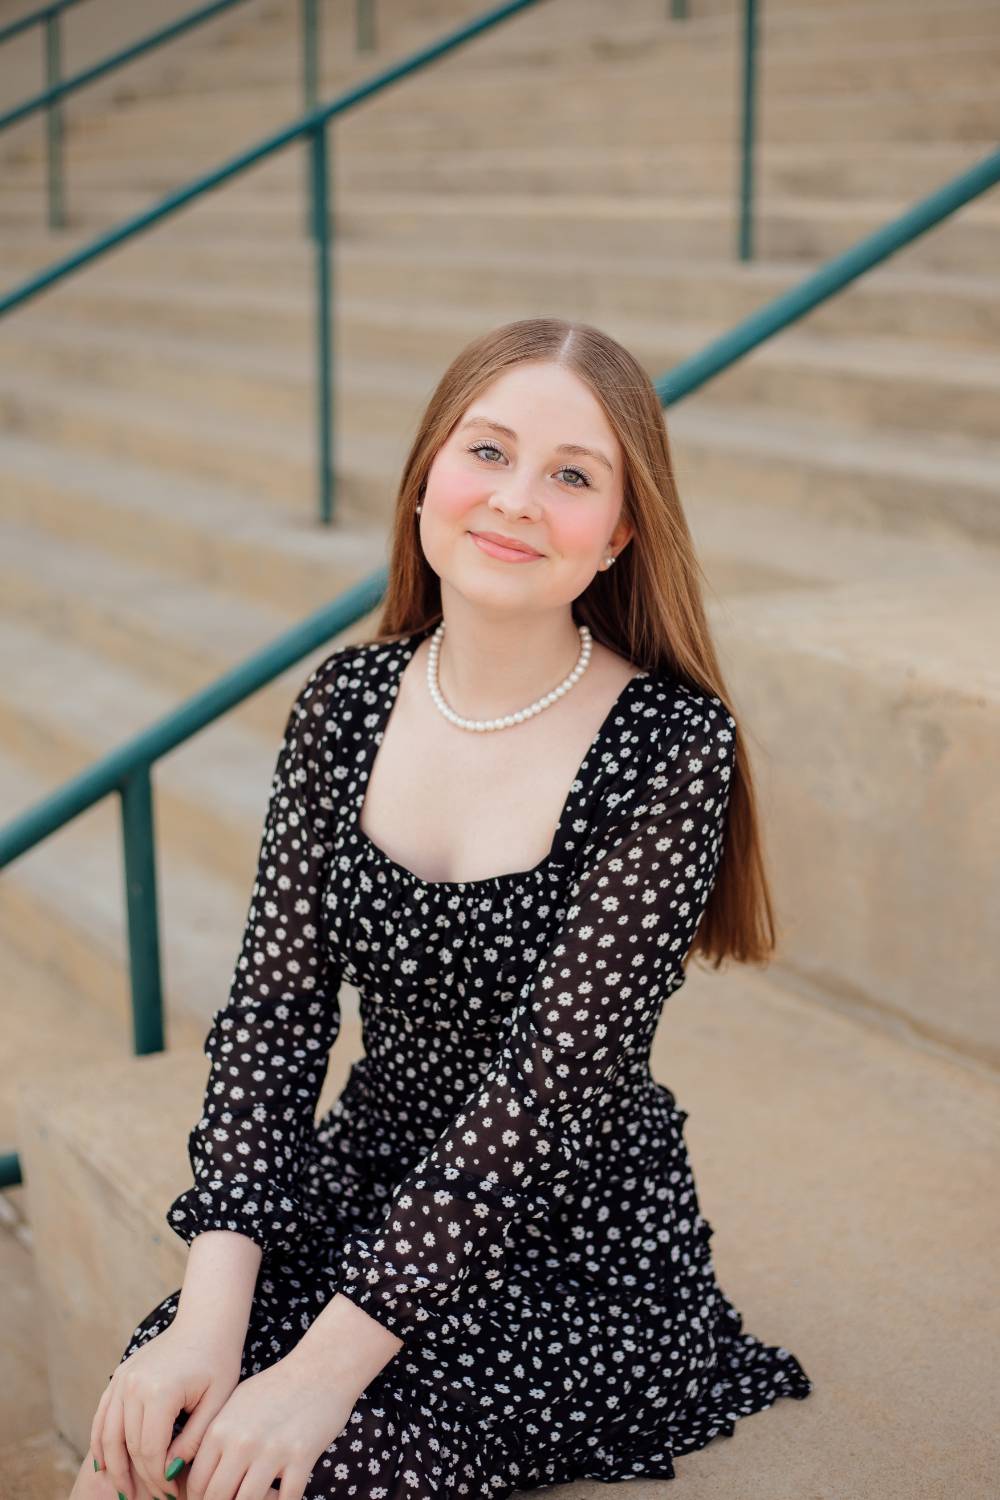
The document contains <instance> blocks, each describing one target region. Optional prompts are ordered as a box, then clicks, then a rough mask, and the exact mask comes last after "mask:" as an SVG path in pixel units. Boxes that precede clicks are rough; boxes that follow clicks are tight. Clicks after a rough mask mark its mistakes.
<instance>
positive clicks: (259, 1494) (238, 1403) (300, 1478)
mask: <svg viewBox="0 0 1000 1500" xmlns="http://www.w3.org/2000/svg"><path fill="white" fill-rule="evenodd" d="M359 1395H360V1391H359V1390H358V1388H357V1385H356V1384H353V1383H351V1382H349V1381H348V1380H347V1379H346V1378H345V1377H344V1376H343V1375H338V1374H336V1373H335V1372H333V1371H332V1370H331V1369H330V1367H329V1364H328V1363H324V1361H322V1360H321V1359H319V1358H316V1357H315V1355H314V1354H313V1353H312V1352H311V1351H310V1350H309V1349H307V1348H306V1347H304V1346H303V1345H302V1344H301V1343H300V1344H299V1345H298V1347H297V1348H296V1349H294V1350H293V1351H292V1352H291V1354H289V1355H286V1357H285V1358H284V1359H280V1360H278V1361H277V1362H276V1363H275V1364H273V1365H270V1366H269V1367H268V1368H267V1369H266V1370H262V1371H261V1373H260V1374H259V1375H252V1376H250V1377H249V1378H248V1379H246V1380H244V1381H243V1382H242V1383H241V1384H240V1385H238V1386H237V1387H236V1389H235V1390H234V1391H233V1393H232V1395H231V1396H230V1397H229V1400H228V1401H227V1402H226V1404H225V1406H224V1407H223V1409H222V1411H221V1412H220V1413H219V1414H218V1416H217V1417H216V1418H215V1420H214V1421H213V1422H212V1423H211V1425H210V1426H209V1428H208V1430H207V1432H206V1433H205V1434H204V1436H203V1438H202V1440H201V1443H200V1446H199V1448H198V1454H197V1457H196V1458H195V1461H194V1463H193V1465H192V1466H191V1469H190V1471H189V1472H188V1475H187V1490H186V1500H272V1491H271V1481H272V1480H273V1479H277V1478H280V1480H281V1488H280V1490H279V1491H278V1492H277V1500H302V1497H303V1494H304V1492H305V1487H306V1484H307V1483H308V1481H309V1475H310V1473H311V1471H312V1468H313V1465H314V1464H315V1463H316V1461H317V1459H318V1458H319V1457H320V1455H321V1454H322V1453H323V1452H324V1451H325V1450H326V1449H327V1448H328V1447H329V1446H330V1444H331V1443H333V1442H335V1441H336V1439H337V1438H338V1437H339V1436H340V1434H341V1433H342V1432H343V1430H344V1428H345V1427H346V1426H347V1423H348V1420H349V1419H350V1415H351V1412H352V1411H353V1410H354V1405H355V1402H356V1401H357V1399H358V1396H359ZM178 1441H180V1439H178Z"/></svg>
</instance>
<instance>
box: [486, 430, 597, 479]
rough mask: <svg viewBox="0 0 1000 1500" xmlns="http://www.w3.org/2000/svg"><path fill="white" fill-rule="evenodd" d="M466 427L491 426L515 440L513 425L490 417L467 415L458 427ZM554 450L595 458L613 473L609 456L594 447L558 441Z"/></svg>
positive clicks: (515, 434)
mask: <svg viewBox="0 0 1000 1500" xmlns="http://www.w3.org/2000/svg"><path fill="white" fill-rule="evenodd" d="M466 427H492V428H493V430H494V432H502V433H503V435H504V437H509V438H513V439H514V441H515V442H516V441H517V433H516V432H515V431H514V429H513V427H505V426H504V425H503V423H502V422H494V421H492V420H491V418H490V417H469V419H468V421H466V422H463V423H462V425H461V427H460V428H459V429H458V430H459V432H464V431H465V429H466ZM555 451H556V452H557V453H574V454H576V455H578V456H583V455H586V456H587V457H588V458H596V459H597V461H598V463H602V464H603V465H604V467H605V468H606V469H608V470H609V471H610V473H612V474H613V473H614V472H615V468H614V464H613V463H612V462H611V460H610V458H605V456H604V454H603V453H599V452H598V450H597V449H596V448H581V446H580V444H579V443H560V444H559V446H558V448H557V449H556V450H555Z"/></svg>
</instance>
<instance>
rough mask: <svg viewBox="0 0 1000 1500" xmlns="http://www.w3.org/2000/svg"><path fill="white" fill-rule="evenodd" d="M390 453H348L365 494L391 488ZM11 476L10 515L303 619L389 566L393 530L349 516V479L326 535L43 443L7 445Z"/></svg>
mask: <svg viewBox="0 0 1000 1500" xmlns="http://www.w3.org/2000/svg"><path fill="white" fill-rule="evenodd" d="M387 446H388V445H387V444H385V443H382V444H379V442H378V441H377V440H376V439H374V438H373V439H370V440H368V441H362V440H360V439H357V438H355V439H353V440H352V442H351V444H350V452H351V453H352V454H353V455H354V461H355V462H356V464H357V465H359V466H363V468H360V469H359V472H360V473H361V476H362V477H361V481H360V482H361V483H363V484H364V485H365V487H366V488H367V489H368V490H371V491H373V490H374V489H375V487H376V486H378V488H379V489H384V488H385V485H386V483H387V482H388V474H389V471H388V469H387V468H386V463H387V455H386V452H385V450H386V448H387ZM389 457H391V455H389ZM3 474H4V481H5V486H6V493H5V497H4V498H5V509H6V512H7V514H8V515H9V516H10V517H11V518H12V519H13V520H16V521H17V522H19V523H20V524H22V525H30V526H31V527H33V528H35V529H37V530H38V531H39V533H40V534H44V535H45V536H46V537H47V538H48V537H63V538H65V539H67V540H69V541H73V540H77V541H82V542H83V543H84V544H85V545H90V544H93V542H94V539H95V538H100V546H101V548H102V549H103V550H105V551H107V552H109V553H110V554H112V555H113V556H115V557H118V558H124V559H129V560H131V561H132V562H134V563H135V564H137V565H139V566H146V565H150V564H152V565H155V567H156V568H157V569H158V570H160V571H161V572H164V573H167V574H169V576H170V577H172V578H181V579H185V578H196V579H202V580H204V581H205V582H210V583H211V585H212V587H213V588H216V589H219V590H223V591H226V592H228V593H231V594H233V595H235V596H242V597H244V598H246V599H259V600H261V601H263V602H264V603H266V604H268V605H273V606H275V607H277V608H278V609H281V610H283V611H287V610H293V611H295V613H296V617H297V618H301V616H302V615H303V613H305V612H308V611H309V610H312V609H318V608H319V607H320V605H321V604H322V603H323V602H324V601H326V600H329V599H331V598H333V597H334V596H335V595H336V594H339V593H341V592H342V591H343V590H344V589H346V588H348V587H350V586H351V585H353V584H354V583H356V582H357V580H358V578H359V577H367V576H368V575H369V574H370V573H373V572H374V571H375V570H376V568H378V567H381V566H383V565H384V563H385V561H386V557H385V529H384V525H383V524H380V523H379V522H377V521H373V520H372V519H371V518H370V517H361V518H358V517H356V516H352V514H351V511H352V505H351V497H350V493H349V485H348V483H347V482H346V481H345V479H344V478H343V476H342V477H341V481H340V494H339V497H338V500H337V510H336V512H335V515H334V524H333V525H331V526H329V527H325V526H323V525H321V524H320V523H319V521H318V520H317V517H316V511H315V506H313V507H312V508H311V509H309V510H308V511H307V510H306V509H305V508H303V511H302V513H301V514H300V515H293V514H290V513H284V512H282V513H280V514H279V513H278V512H276V510H275V508H274V506H272V505H270V504H269V503H268V502H267V501H264V500H261V499H260V498H259V496H256V495H254V494H253V493H251V492H250V491H248V490H246V489H240V488H239V487H237V486H234V485H226V484H224V483H222V482H212V483H208V482H204V481H199V480H198V479H196V478H193V477H192V476H190V475H186V476H185V477H184V481H183V483H181V484H178V481H177V476H176V474H174V473H172V472H171V471H170V470H169V469H160V468H157V467H156V466H155V462H154V463H153V464H148V463H144V462H142V461H141V460H139V459H129V458H125V457H117V456H113V455H112V456H102V455H100V454H99V453H96V452H94V453H89V454H88V455H87V458H86V464H85V465H81V463H80V459H79V455H78V454H76V453H74V452H73V451H72V450H71V449H68V448H63V449H60V448H59V447H57V446H55V445H53V444H52V443H51V442H49V441H48V440H47V439H45V438H41V439H39V438H30V437H25V436H23V435H13V434H12V435H8V436H6V437H5V438H4V444H3ZM353 509H355V510H356V509H357V507H356V506H354V507H353Z"/></svg>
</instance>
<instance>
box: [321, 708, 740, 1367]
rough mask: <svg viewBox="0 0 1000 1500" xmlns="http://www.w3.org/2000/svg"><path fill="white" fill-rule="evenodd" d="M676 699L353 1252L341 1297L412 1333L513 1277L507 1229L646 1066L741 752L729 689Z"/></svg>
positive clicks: (677, 981) (543, 1204) (711, 875)
mask: <svg viewBox="0 0 1000 1500" xmlns="http://www.w3.org/2000/svg"><path fill="white" fill-rule="evenodd" d="M677 705H681V707H680V710H679V712H677V713H676V716H675V717H673V718H670V717H668V716H667V713H665V714H664V716H663V717H662V719H657V720H656V723H655V725H654V727H653V728H652V729H651V731H650V738H649V740H648V741H647V744H646V747H645V752H644V754H643V755H642V757H641V765H640V767H639V769H638V773H637V772H636V768H635V763H634V762H629V763H628V765H627V766H623V767H620V768H619V775H618V777H617V779H616V780H615V781H614V785H613V787H612V788H611V789H610V792H609V793H608V794H607V795H606V796H605V798H604V801H603V805H602V809H601V812H600V813H599V814H598V816H597V821H596V823H595V825H594V826H593V828H592V831H591V833H590V834H589V835H588V837H587V841H586V847H585V848H584V850H583V852H582V855H581V861H580V864H579V866H578V873H577V876H576V879H575V881H574V883H573V885H572V888H571V889H570V891H569V893H568V899H567V904H566V907H565V909H564V913H563V916H564V920H563V922H562V925H561V926H560V927H559V928H558V929H557V932H556V934H555V937H554V939H553V941H552V942H551V944H550V946H549V948H548V950H547V951H546V952H545V954H544V955H543V957H542V960H541V962H540V964H539V966H538V969H537V971H536V973H535V975H534V976H533V977H532V979H531V980H530V981H528V982H527V983H526V984H525V985H524V986H523V988H522V991H521V994H520V996H519V998H518V1003H517V1006H516V1008H515V1010H514V1013H513V1016H512V1019H511V1023H510V1026H509V1029H508V1030H507V1032H506V1034H505V1039H504V1041H503V1043H502V1044H501V1045H499V1046H498V1048H497V1051H496V1054H495V1055H494V1058H493V1060H492V1063H491V1065H490V1068H489V1071H488V1072H487V1073H486V1074H485V1075H484V1078H483V1080H482V1081H481V1083H479V1084H477V1086H476V1088H475V1089H474V1090H473V1092H472V1093H471V1094H470V1095H469V1096H468V1097H467V1098H466V1099H465V1100H464V1102H463V1104H462V1107H461V1109H460V1110H459V1112H458V1113H457V1114H456V1115H455V1117H454V1118H453V1119H452V1121H451V1122H450V1124H449V1125H448V1126H447V1127H446V1129H445V1130H444V1131H443V1132H442V1133H441V1134H440V1136H439V1137H438V1139H437V1140H436V1142H435V1143H434V1145H433V1146H432V1147H431V1148H430V1149H429V1150H428V1152H427V1153H426V1154H425V1155H424V1157H423V1158H422V1159H421V1160H420V1161H419V1162H418V1163H417V1165H416V1166H415V1167H414V1168H413V1169H412V1170H411V1171H410V1172H408V1173H407V1174H406V1176H405V1177H404V1178H403V1179H402V1181H401V1182H400V1183H399V1184H398V1185H397V1187H396V1189H395V1191H394V1194H393V1197H392V1199H391V1201H390V1203H389V1205H388V1208H387V1210H386V1213H385V1217H384V1219H383V1220H382V1222H381V1223H380V1224H378V1225H377V1226H375V1227H374V1228H371V1229H368V1230H366V1231H364V1232H362V1233H359V1234H356V1235H355V1236H354V1237H353V1238H352V1239H350V1240H348V1241H347V1243H346V1245H345V1246H344V1248H343V1255H342V1262H341V1266H342V1271H343V1276H342V1289H343V1291H344V1294H345V1295H346V1296H348V1297H350V1298H351V1300H352V1301H354V1302H355V1303H357V1304H358V1305H359V1306H360V1307H362V1308H363V1309H364V1310H365V1311H366V1312H367V1313H369V1315H370V1316H372V1317H373V1318H375V1319H377V1320H378V1321H379V1322H381V1323H382V1324H383V1325H384V1326H385V1327H387V1328H388V1329H390V1331H391V1332H393V1333H395V1334H396V1335H397V1336H398V1337H399V1338H402V1339H404V1340H405V1339H406V1338H407V1337H408V1336H409V1335H410V1334H411V1333H412V1332H413V1331H414V1330H415V1329H417V1328H418V1327H419V1325H420V1324H421V1323H423V1322H425V1321H426V1320H427V1319H428V1318H429V1317H432V1316H435V1315H437V1314H438V1313H440V1312H442V1311H444V1310H446V1309H447V1308H448V1307H450V1306H451V1305H452V1303H453V1302H454V1301H455V1300H456V1299H457V1298H458V1297H459V1296H460V1295H461V1293H462V1289H463V1285H464V1284H465V1283H467V1282H468V1280H469V1278H470V1277H472V1278H475V1279H476V1281H477V1283H478V1285H479V1286H480V1287H483V1286H484V1287H486V1288H491V1287H493V1286H496V1285H497V1284H499V1283H500V1281H501V1280H502V1279H503V1277H504V1272H505V1257H506V1247H507V1244H508V1241H509V1238H510V1234H509V1231H510V1229H511V1228H512V1227H513V1226H515V1225H516V1224H517V1223H518V1222H519V1221H521V1220H523V1219H524V1218H525V1217H527V1218H535V1219H542V1218H545V1217H547V1216H548V1215H549V1214H550V1213H552V1212H553V1210H555V1209H557V1208H558V1205H559V1202H560V1200H561V1199H562V1198H563V1197H564V1195H565V1194H566V1192H567V1190H568V1189H569V1188H570V1187H571V1186H572V1185H573V1183H574V1181H575V1179H576V1178H577V1177H578V1175H579V1170H580V1165H581V1161H582V1160H583V1159H585V1153H586V1152H587V1150H588V1148H589V1146H590V1144H591V1143H592V1141H593V1139H594V1132H595V1131H596V1130H597V1128H598V1127H599V1125H600V1122H601V1118H602V1114H603V1113H604V1112H605V1111H606V1106H607V1104H608V1103H609V1102H610V1100H611V1099H612V1097H613V1090H614V1087H615V1083H616V1080H617V1079H618V1078H619V1076H620V1074H621V1073H622V1072H623V1070H624V1069H625V1068H626V1067H627V1066H628V1065H630V1064H631V1063H633V1062H635V1061H638V1062H640V1063H641V1062H646V1063H648V1058H649V1049H650V1046H651V1043H652V1040H653V1035H654V1033H655V1030H656V1026H657V1022H658V1020H659V1016H660V1013H661V1009H662V1005H663V1001H664V1000H665V998H666V997H667V996H668V995H669V994H671V993H672V992H673V991H674V990H676V989H677V988H679V986H680V985H681V984H682V983H683V980H684V960H685V959H686V957H687V954H688V951H689V949H690V946H691V943H692V941H693V939H694V937H695V934H696V931H697V927H698V923H699V921H700V919H701V917H702V914H703V912H704V909H705V906H706V904H707V901H708V898H709V895H710V893H711V890H712V886H713V884H714V880H715V877H716V873H717V869H718V865H719V861H720V859H721V856H722V851H723V845H724V837H725V816H726V810H727V806H728V801H729V791H730V778H731V774H732V765H733V756H734V753H735V729H736V725H735V721H734V720H733V718H732V716H731V715H730V714H729V713H728V711H727V710H726V709H725V707H724V705H723V704H721V702H720V701H719V700H718V699H716V698H714V697H711V696H709V695H703V696H701V697H699V696H698V695H694V694H688V693H687V692H686V691H685V692H684V693H683V694H682V695H681V696H680V698H678V699H677V700H676V704H675V707H676V706H677Z"/></svg>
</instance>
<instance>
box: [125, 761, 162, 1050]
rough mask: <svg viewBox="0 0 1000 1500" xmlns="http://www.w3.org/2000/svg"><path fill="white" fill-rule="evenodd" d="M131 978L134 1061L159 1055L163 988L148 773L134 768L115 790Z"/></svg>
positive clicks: (150, 787)
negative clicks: (118, 804)
mask: <svg viewBox="0 0 1000 1500" xmlns="http://www.w3.org/2000/svg"><path fill="white" fill-rule="evenodd" d="M118 790H119V794H120V796H121V804H122V848H123V852H124V868H125V909H126V921H127V924H128V952H129V974H130V977H131V981H132V1037H133V1050H134V1052H135V1055H136V1057H140V1056H144V1055H145V1054H146V1053H148V1052H162V1051H163V988H162V983H161V978H160V924H159V917H158V913H157V900H156V851H155V846H154V836H153V792H152V782H151V778H150V768H149V766H148V764H147V765H144V766H137V767H136V769H135V770H134V771H132V772H131V773H130V774H129V775H128V776H126V777H125V779H124V780H123V781H122V784H121V786H120V787H119V789H118Z"/></svg>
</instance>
